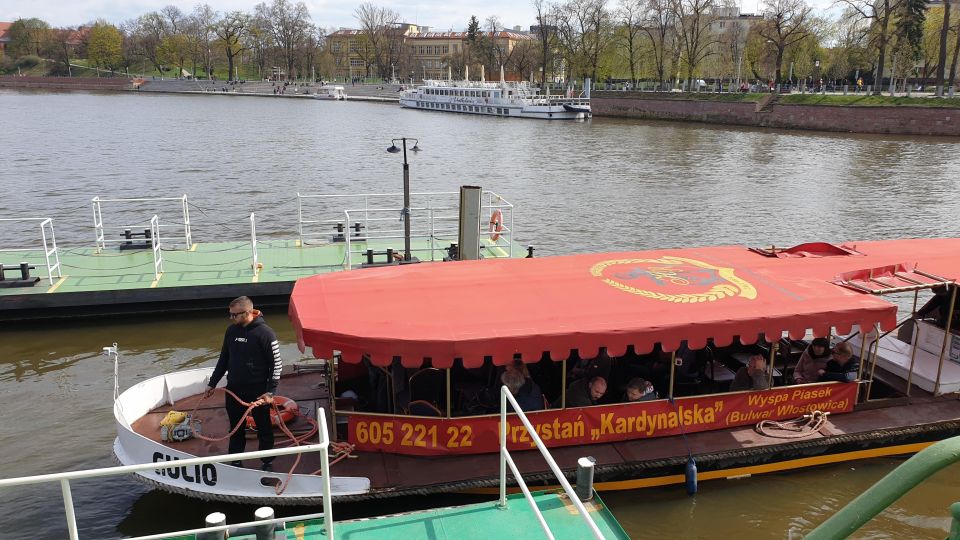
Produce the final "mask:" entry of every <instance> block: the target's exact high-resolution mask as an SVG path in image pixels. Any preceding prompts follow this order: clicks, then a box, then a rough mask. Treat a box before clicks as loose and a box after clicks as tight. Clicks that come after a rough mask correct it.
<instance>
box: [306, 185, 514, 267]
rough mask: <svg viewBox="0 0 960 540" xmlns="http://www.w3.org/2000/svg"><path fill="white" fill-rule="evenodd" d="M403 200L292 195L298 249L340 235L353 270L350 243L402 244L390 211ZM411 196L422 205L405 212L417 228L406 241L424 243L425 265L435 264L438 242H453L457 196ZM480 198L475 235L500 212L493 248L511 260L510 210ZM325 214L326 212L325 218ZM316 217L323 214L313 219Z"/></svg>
mask: <svg viewBox="0 0 960 540" xmlns="http://www.w3.org/2000/svg"><path fill="white" fill-rule="evenodd" d="M402 196H403V195H402V194H401V193H367V194H359V195H311V194H303V193H297V236H298V239H299V240H300V245H301V246H304V245H306V244H308V243H309V242H310V241H311V240H315V239H319V238H329V237H333V236H334V235H336V234H342V235H343V241H344V242H345V251H346V254H345V259H344V267H345V268H346V269H351V268H352V267H353V257H354V256H355V255H360V254H362V253H363V250H356V251H355V250H354V249H353V248H354V246H353V243H354V242H356V241H358V240H362V241H370V240H403V238H404V233H403V227H402V226H401V223H402V221H400V220H399V219H398V216H399V215H400V213H401V211H402V208H401V207H400V206H395V204H396V201H397V200H398V199H401V198H402ZM411 196H412V197H415V198H417V199H418V202H419V203H421V204H419V205H417V206H414V207H411V208H410V212H411V222H412V223H413V224H415V225H417V228H416V229H415V230H414V231H413V232H412V233H411V238H412V239H421V240H427V241H428V242H429V244H430V246H429V248H425V250H428V251H429V252H430V260H436V258H437V257H438V255H440V254H441V253H442V252H443V251H444V250H445V249H446V248H445V247H438V241H439V240H443V239H448V240H450V239H454V240H455V239H457V238H458V232H459V231H458V220H459V213H458V206H457V204H458V203H457V201H458V200H459V192H454V191H449V192H422V193H412V194H411ZM482 196H483V197H484V199H485V202H484V204H482V205H481V216H484V217H483V219H482V220H481V224H480V230H479V233H480V234H481V235H484V234H490V233H491V231H487V230H484V229H483V227H485V226H486V223H485V221H484V220H485V219H486V217H489V215H490V214H491V213H492V212H493V211H494V210H498V209H499V210H500V211H501V213H502V214H503V215H504V219H505V221H506V223H504V224H503V229H502V230H501V231H498V236H499V238H500V239H501V240H500V243H499V244H498V245H500V246H501V247H502V248H503V249H504V250H505V251H506V252H507V254H508V256H510V257H512V256H513V254H514V249H513V244H514V242H513V236H514V220H513V214H514V205H513V204H512V203H510V202H509V201H507V200H506V199H504V198H503V197H502V196H500V195H499V194H497V193H495V192H492V191H484V192H483V193H482ZM333 201H336V202H338V203H339V202H345V203H346V206H349V208H346V209H344V208H343V207H342V206H343V205H338V206H337V207H336V208H333V205H332V204H330V203H331V202H333ZM318 207H319V208H318ZM324 210H326V212H325V213H324ZM319 213H322V214H323V215H317V214H319ZM352 220H355V222H356V223H358V224H359V225H360V226H361V228H362V229H363V232H361V233H359V234H357V231H356V230H354V229H351V225H352V224H353V223H352ZM337 227H340V228H342V231H343V232H342V233H338V232H337ZM354 235H356V237H354ZM419 251H423V250H419ZM494 256H496V255H494ZM441 258H442V256H441Z"/></svg>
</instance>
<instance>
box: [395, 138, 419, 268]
mask: <svg viewBox="0 0 960 540" xmlns="http://www.w3.org/2000/svg"><path fill="white" fill-rule="evenodd" d="M397 141H400V142H401V143H402V146H403V210H401V211H400V219H402V220H403V260H404V262H409V261H410V260H412V258H411V255H410V164H409V163H407V141H413V148H411V149H410V151H411V152H413V153H417V152H419V151H420V147H419V146H418V145H417V143H418V142H419V141H417V139H410V138H407V137H401V138H399V139H393V140H391V141H390V148H387V152H390V153H391V154H397V153H399V152H400V148H399V147H397Z"/></svg>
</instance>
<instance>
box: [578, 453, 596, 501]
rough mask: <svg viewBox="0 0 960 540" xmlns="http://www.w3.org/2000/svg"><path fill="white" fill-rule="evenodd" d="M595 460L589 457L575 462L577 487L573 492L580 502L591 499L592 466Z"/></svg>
mask: <svg viewBox="0 0 960 540" xmlns="http://www.w3.org/2000/svg"><path fill="white" fill-rule="evenodd" d="M596 464H597V460H596V459H594V458H593V457H591V456H587V457H582V458H580V459H578V460H577V485H576V486H575V487H574V489H573V491H574V492H575V493H576V494H577V497H578V498H579V499H580V500H581V501H582V502H587V501H589V500H590V499H593V466H594V465H596Z"/></svg>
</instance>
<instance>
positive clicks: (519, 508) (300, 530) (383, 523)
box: [170, 491, 629, 540]
mask: <svg viewBox="0 0 960 540" xmlns="http://www.w3.org/2000/svg"><path fill="white" fill-rule="evenodd" d="M533 499H534V501H535V502H536V504H537V507H538V508H539V509H540V511H541V512H542V513H543V517H544V519H545V520H546V522H547V525H548V526H549V527H550V531H551V532H552V533H553V535H554V537H555V538H557V539H558V540H560V539H571V540H579V539H582V538H589V537H590V529H589V528H588V526H587V524H586V523H585V522H584V521H583V519H582V518H581V517H580V515H579V514H578V513H577V511H576V508H575V507H574V506H573V504H571V503H570V500H569V499H568V498H567V497H566V495H565V494H563V493H562V492H557V491H541V492H537V493H533ZM584 506H586V508H587V511H588V512H589V513H590V515H591V517H593V520H594V522H595V523H596V524H597V528H599V529H600V532H601V533H603V537H604V538H607V539H609V540H616V539H620V538H624V539H626V538H629V536H627V533H626V532H624V530H623V528H622V527H621V526H620V524H619V523H617V520H616V519H615V518H614V516H613V513H612V512H610V509H609V508H607V506H606V505H605V504H604V503H603V501H602V500H600V498H599V497H595V498H594V499H593V500H592V501H590V502H587V503H585V504H584ZM286 530H287V531H291V532H293V534H294V536H295V537H296V538H300V539H304V540H310V539H317V540H319V539H321V538H326V534H325V533H324V530H323V521H322V520H310V521H305V522H296V521H290V522H287V523H286ZM535 531H536V532H535ZM539 531H540V524H539V522H538V521H537V517H536V515H535V514H534V512H533V510H532V509H531V507H530V505H529V504H528V503H527V501H526V500H525V499H524V497H523V495H522V494H516V495H509V496H508V497H507V507H506V508H500V507H499V506H498V504H497V502H496V501H492V502H488V503H478V504H471V505H466V506H456V507H447V508H436V509H433V510H423V511H420V512H410V513H405V514H396V515H389V516H382V517H376V518H369V519H356V520H349V521H338V522H336V523H335V524H334V529H333V532H334V536H335V537H337V538H349V539H350V540H366V539H371V540H391V539H394V538H396V539H403V540H407V539H410V538H431V539H435V540H444V539H458V540H460V539H468V538H527V537H530V536H536V535H537V533H539ZM188 538H190V539H192V537H177V538H176V539H170V540H186V539H188ZM230 538H234V539H237V540H253V538H254V535H241V536H231V537H230Z"/></svg>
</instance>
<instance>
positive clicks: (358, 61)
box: [350, 58, 363, 67]
mask: <svg viewBox="0 0 960 540" xmlns="http://www.w3.org/2000/svg"><path fill="white" fill-rule="evenodd" d="M350 67H363V60H361V59H358V58H352V59H351V60H350Z"/></svg>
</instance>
